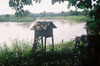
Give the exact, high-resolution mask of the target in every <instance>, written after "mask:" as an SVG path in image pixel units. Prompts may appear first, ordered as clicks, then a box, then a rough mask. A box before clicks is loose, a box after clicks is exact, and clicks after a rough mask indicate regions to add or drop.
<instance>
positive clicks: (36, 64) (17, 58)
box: [0, 40, 75, 66]
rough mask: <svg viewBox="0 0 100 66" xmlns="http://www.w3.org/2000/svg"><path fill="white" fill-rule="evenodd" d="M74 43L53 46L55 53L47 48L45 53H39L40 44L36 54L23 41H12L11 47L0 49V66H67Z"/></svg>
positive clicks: (70, 59) (49, 47)
mask: <svg viewBox="0 0 100 66" xmlns="http://www.w3.org/2000/svg"><path fill="white" fill-rule="evenodd" d="M74 44H75V42H74V41H73V40H71V41H69V42H65V43H61V44H57V45H55V51H52V49H51V48H52V47H51V46H48V47H47V51H46V53H45V52H43V51H41V48H40V44H39V45H38V48H37V50H36V52H32V45H31V43H29V42H25V41H22V42H20V41H14V42H13V43H12V47H8V46H7V45H6V44H5V43H4V46H3V47H2V48H0V66H56V65H57V66H58V65H59V66H69V65H70V64H71V61H72V53H73V49H74Z"/></svg>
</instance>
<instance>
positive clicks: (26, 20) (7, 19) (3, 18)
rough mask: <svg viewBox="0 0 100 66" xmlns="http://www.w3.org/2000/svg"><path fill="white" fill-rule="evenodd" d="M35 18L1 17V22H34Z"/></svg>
mask: <svg viewBox="0 0 100 66" xmlns="http://www.w3.org/2000/svg"><path fill="white" fill-rule="evenodd" d="M34 20H35V18H34V17H0V22H33V21H34Z"/></svg>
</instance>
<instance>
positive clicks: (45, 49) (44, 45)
mask: <svg viewBox="0 0 100 66" xmlns="http://www.w3.org/2000/svg"><path fill="white" fill-rule="evenodd" d="M44 51H46V37H45V45H44Z"/></svg>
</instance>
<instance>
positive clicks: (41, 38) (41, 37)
mask: <svg viewBox="0 0 100 66" xmlns="http://www.w3.org/2000/svg"><path fill="white" fill-rule="evenodd" d="M41 43H42V50H43V36H42V37H41Z"/></svg>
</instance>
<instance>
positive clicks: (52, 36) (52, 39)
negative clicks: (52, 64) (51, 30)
mask: <svg viewBox="0 0 100 66" xmlns="http://www.w3.org/2000/svg"><path fill="white" fill-rule="evenodd" d="M52 49H53V50H54V39H53V36H52Z"/></svg>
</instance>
